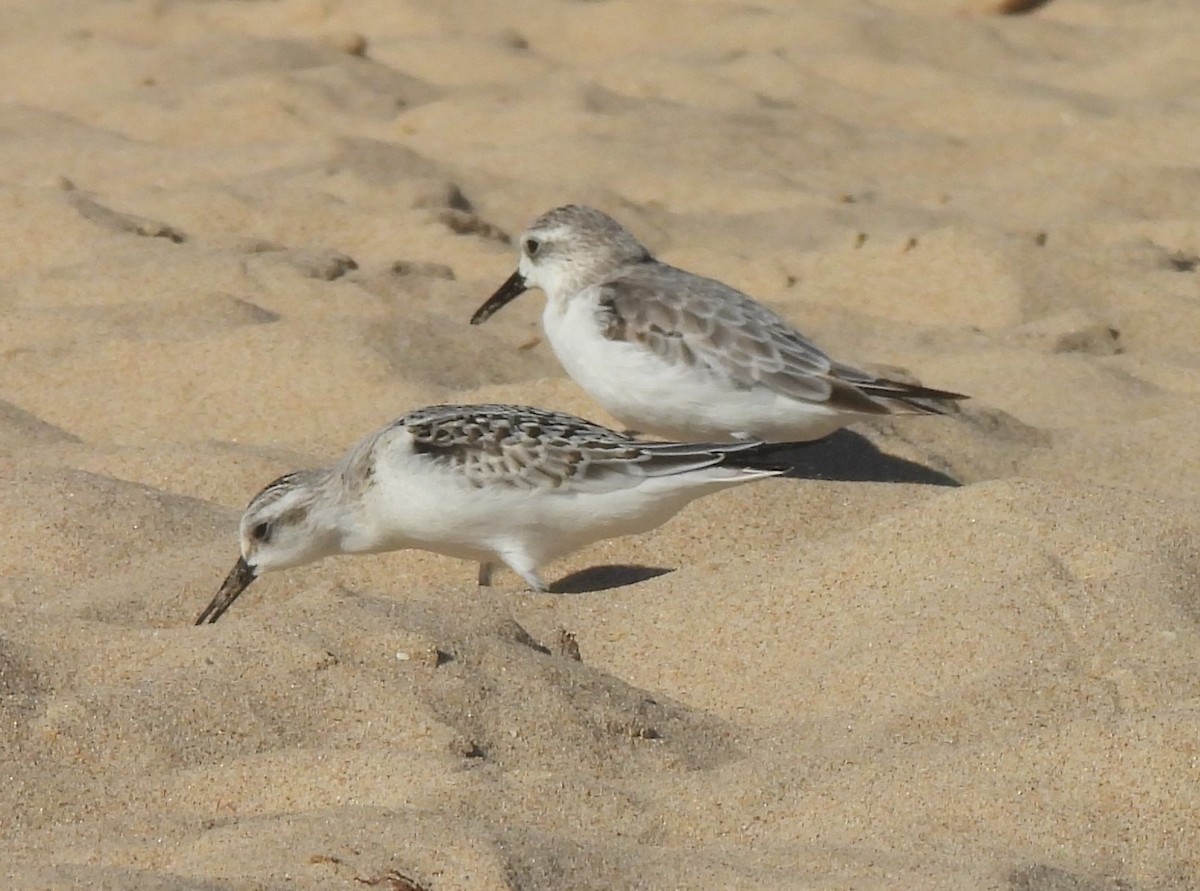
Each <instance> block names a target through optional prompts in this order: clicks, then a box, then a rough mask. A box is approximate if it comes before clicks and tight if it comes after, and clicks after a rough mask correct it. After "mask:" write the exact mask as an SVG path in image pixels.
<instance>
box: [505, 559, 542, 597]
mask: <svg viewBox="0 0 1200 891" xmlns="http://www.w3.org/2000/svg"><path fill="white" fill-rule="evenodd" d="M500 559H501V560H503V561H504V563H505V564H506V565H507V566H508V568H509V569H511V570H512V571H513V572H515V573H516V574H517V575H519V576H520V577H521V578H523V579H524V580H525V584H527V585H528V586H529V587H530V589H531V590H533V591H536V592H537V593H539V594H545V593H546V591H547V588H546V583H545V582H544V581H543V580H542V577H541V576H540V575H538V571H537V566H536V565H535V564H534V562H533V561H532V560H530V559H529V558H528V557H526V556H525V555H524V554H515V553H507V554H501V555H500Z"/></svg>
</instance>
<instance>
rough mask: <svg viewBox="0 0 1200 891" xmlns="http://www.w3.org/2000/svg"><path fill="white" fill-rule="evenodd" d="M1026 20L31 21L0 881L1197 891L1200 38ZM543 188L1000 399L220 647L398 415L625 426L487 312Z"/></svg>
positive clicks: (10, 383) (342, 564) (91, 17)
mask: <svg viewBox="0 0 1200 891" xmlns="http://www.w3.org/2000/svg"><path fill="white" fill-rule="evenodd" d="M1001 5H1003V4H1001V3H1000V2H998V0H997V2H987V0H874V2H869V0H812V2H806V3H796V2H787V0H754V2H750V3H739V2H733V0H699V2H691V0H607V2H571V0H516V2H511V3H496V2H487V0H445V2H442V3H432V2H416V0H356V2H351V0H274V2H270V0H212V2H190V0H128V2H117V0H40V2H37V3H29V2H22V0H3V2H0V171H2V173H0V207H2V208H3V214H2V216H3V219H2V222H0V227H2V228H0V308H2V312H3V323H2V324H3V338H2V341H3V351H2V353H0V450H2V452H3V456H4V460H5V463H6V465H7V467H8V471H7V472H6V473H5V474H4V475H3V483H2V484H0V510H2V514H3V516H4V517H5V523H4V529H5V534H4V536H3V539H2V541H0V566H2V568H3V571H2V572H0V726H2V727H3V732H2V733H0V779H2V780H3V782H0V813H2V814H3V815H4V817H3V818H2V819H0V877H2V879H3V881H2V884H3V885H4V887H6V888H11V889H14V891H43V889H47V891H48V889H67V888H105V889H122V891H125V889H129V891H167V889H171V891H174V889H188V891H217V889H228V891H233V889H236V891H251V889H271V891H275V889H285V888H286V889H362V888H371V887H375V888H380V889H384V891H413V889H417V891H449V889H472V891H474V889H479V891H484V889H487V891H491V889H512V891H550V889H555V891H559V889H561V891H567V889H570V891H579V889H634V888H640V889H701V888H703V889H718V888H719V889H764V891H765V889H796V891H799V889H804V891H817V889H821V891H843V889H845V891H851V889H852V891H1188V889H1196V888H1200V830H1198V829H1197V827H1198V826H1200V155H1198V153H1197V147H1198V145H1200V99H1198V98H1197V84H1198V83H1200V53H1197V50H1196V48H1197V46H1200V17H1198V16H1197V15H1196V9H1195V4H1194V2H1193V0H1145V2H1140V3H1125V2H1119V0H1054V2H1050V3H1048V4H1045V5H1043V6H1041V7H1040V8H1037V9H1035V10H1033V11H1032V12H1030V13H1028V14H1024V15H999V14H996V9H997V8H998V7H1000V6H1001ZM566 203H586V204H591V205H594V206H596V207H598V208H601V209H602V210H604V211H606V212H608V213H610V214H612V215H613V216H614V217H616V218H617V219H619V220H620V221H621V222H622V223H623V224H624V225H626V226H627V227H628V228H629V229H630V230H631V231H633V232H634V233H635V234H636V235H637V236H638V237H639V238H641V239H642V240H643V241H644V242H645V243H646V244H647V245H648V246H649V247H650V248H651V249H652V250H653V251H654V252H655V253H656V255H658V256H659V257H660V258H661V259H663V260H665V261H667V262H669V263H672V264H675V265H678V266H682V267H685V268H688V269H691V270H693V271H696V272H699V273H702V274H704V275H708V276H711V277H714V278H718V279H721V280H723V281H726V282H728V283H730V284H732V285H734V286H736V287H738V288H740V289H742V290H744V291H746V292H748V293H751V294H753V295H754V296H755V297H756V298H758V299H760V300H761V301H763V302H764V303H766V304H767V305H769V306H770V307H772V308H773V309H775V310H776V311H778V312H779V313H781V314H782V315H784V316H785V317H786V318H788V319H789V320H791V321H793V322H794V323H795V324H796V325H797V327H799V328H800V329H801V330H802V331H804V332H805V333H806V334H807V335H809V336H811V337H812V338H813V339H814V340H815V341H816V342H817V343H819V344H821V345H822V346H823V347H824V348H826V349H827V350H829V351H830V352H831V353H833V354H835V355H837V356H838V357H839V358H844V359H846V360H848V361H851V362H855V363H859V364H862V365H867V366H869V367H872V368H879V369H900V370H901V372H902V373H906V374H909V375H912V376H914V377H916V378H918V379H919V380H921V381H922V382H924V383H925V384H927V385H929V386H933V387H941V388H946V389H949V390H954V391H958V392H962V393H967V394H969V395H970V396H971V399H970V400H969V401H967V402H966V403H964V405H963V408H962V411H961V412H959V413H956V414H952V415H949V416H945V417H898V418H894V419H887V420H885V421H881V422H879V423H877V424H873V425H857V426H854V427H852V428H850V429H848V430H845V431H842V432H839V433H837V434H835V435H834V436H832V437H830V438H829V439H827V440H825V441H823V442H822V443H820V444H819V445H816V446H813V447H811V448H809V449H805V450H802V451H799V452H797V457H796V461H797V467H796V471H795V472H794V473H793V474H791V475H790V476H789V477H787V478H780V479H775V480H769V481H766V482H763V483H756V484H755V485H753V486H747V487H741V488H738V489H736V490H731V491H728V492H723V493H720V494H718V495H715V496H713V497H710V498H707V499H704V500H701V501H699V502H696V503H695V504H693V505H691V506H690V507H689V508H687V509H686V510H685V511H684V512H683V513H682V514H681V515H680V516H679V517H677V518H676V519H675V520H673V521H672V522H671V523H669V524H668V525H666V526H664V527H662V528H660V529H658V530H657V531H655V532H653V533H651V534H648V535H644V536H639V537H636V538H624V539H617V540H612V541H607V542H604V543H602V544H599V545H596V546H594V547H591V548H588V549H587V550H585V551H582V552H580V553H578V554H576V555H574V556H572V557H571V558H569V559H565V560H562V561H560V562H558V563H556V564H553V565H552V566H550V567H547V570H546V575H547V577H548V579H550V580H551V582H552V593H549V594H532V593H527V592H524V591H523V590H522V588H523V585H522V583H521V582H520V580H519V579H518V578H517V577H515V576H514V575H513V574H511V573H509V572H503V573H498V575H497V579H496V585H495V587H494V588H492V589H490V590H488V589H480V588H478V587H477V586H476V584H475V567H474V566H473V565H471V564H468V563H465V562H461V561H456V560H452V559H449V558H446V557H441V556H437V555H434V554H429V553H423V552H415V551H410V552H400V553H393V554H387V555H380V556H370V557H354V558H336V559H330V560H326V561H323V562H321V563H318V564H315V565H312V566H309V567H305V568H300V569H295V570H291V571H288V572H283V573H276V574H272V575H269V576H267V577H265V578H263V579H262V580H261V581H259V582H257V583H256V584H255V585H254V587H253V588H251V589H250V590H249V591H248V592H247V593H246V595H245V596H243V597H242V598H241V599H240V600H239V601H238V603H237V604H236V606H235V607H234V608H233V609H232V610H231V611H230V612H229V614H228V615H227V616H226V618H225V619H223V620H222V621H221V622H220V623H219V624H217V625H213V626H208V627H201V628H197V627H194V626H193V625H192V622H193V620H194V619H195V617H196V615H197V613H198V612H199V611H200V610H201V609H202V608H203V607H204V605H205V604H206V603H208V601H209V599H210V598H211V597H212V595H213V594H214V593H215V592H216V590H217V587H218V586H219V584H220V582H221V580H222V578H223V577H224V575H225V573H226V572H227V571H228V570H229V568H230V566H232V565H233V563H234V561H235V560H236V558H237V556H238V544H237V541H238V539H237V522H238V518H239V516H240V514H241V511H242V509H243V507H244V506H245V504H246V503H247V501H248V500H249V499H250V497H251V496H252V495H254V493H255V492H257V491H258V490H259V489H260V488H261V487H262V486H264V485H265V484H266V483H268V482H269V481H271V480H272V479H274V478H275V477H276V476H278V475H280V474H282V473H284V472H287V471H290V470H294V469H297V468H302V467H312V466H319V465H322V464H326V463H328V462H330V461H331V460H332V459H334V458H336V457H337V456H339V455H340V454H341V453H342V452H343V451H344V450H345V449H346V448H347V447H348V446H349V445H350V444H351V443H353V442H354V441H356V440H357V439H359V438H360V437H361V436H363V435H364V434H366V433H368V432H370V431H371V430H373V429H376V428H378V427H380V426H381V425H383V424H384V423H386V422H387V421H389V420H390V419H392V418H394V417H397V416H399V415H401V414H403V413H404V412H406V411H408V410H410V409H413V408H417V407H420V406H423V405H429V404H434V403H439V402H485V401H503V402H516V403H523V404H533V405H540V406H544V407H548V408H555V409H562V410H567V411H571V412H575V413H577V414H580V415H583V416H584V417H588V418H591V419H593V420H596V421H599V422H602V423H612V419H611V418H609V417H608V416H607V415H606V414H605V413H604V412H603V410H602V409H600V408H599V407H598V406H596V405H595V404H593V403H592V402H591V401H590V400H589V399H588V397H587V396H586V395H585V394H584V393H583V392H582V391H581V390H580V389H579V388H578V387H577V386H576V385H575V384H574V383H573V382H572V381H571V380H569V379H568V378H566V377H565V375H564V373H563V372H562V370H561V368H560V367H559V365H558V363H557V361H556V360H555V357H554V355H553V354H552V352H551V350H550V349H549V346H548V344H547V343H546V342H545V341H544V338H543V335H542V332H541V327H540V313H541V307H542V304H543V298H542V296H541V295H540V294H538V293H531V294H529V295H526V296H524V297H522V298H521V299H520V300H519V301H517V302H515V303H514V304H513V305H512V306H510V307H508V308H506V309H505V310H504V311H503V312H501V313H499V314H498V315H497V316H496V317H495V318H494V319H492V320H490V321H489V322H488V323H487V324H485V325H481V326H478V327H472V326H470V325H468V319H469V318H470V316H471V314H472V312H473V311H474V310H475V309H476V308H477V307H478V306H479V305H480V303H482V302H483V300H484V299H485V298H486V297H487V296H488V295H490V294H491V293H492V292H493V291H494V290H495V289H496V287H497V286H499V285H500V283H501V282H503V281H504V279H505V278H506V277H507V276H508V275H509V273H510V272H511V271H512V270H513V268H514V264H515V262H516V246H515V243H514V240H515V238H516V236H517V235H518V234H519V233H520V232H521V230H522V229H523V227H524V226H525V225H526V224H528V223H529V222H530V221H531V220H532V219H533V218H535V217H536V216H537V215H539V214H540V213H542V212H543V211H546V210H548V209H549V208H551V207H554V206H557V205H561V204H566ZM576 656H578V657H579V658H576Z"/></svg>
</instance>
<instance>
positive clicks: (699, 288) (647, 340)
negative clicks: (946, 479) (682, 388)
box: [599, 263, 886, 412]
mask: <svg viewBox="0 0 1200 891" xmlns="http://www.w3.org/2000/svg"><path fill="white" fill-rule="evenodd" d="M599 313H600V322H601V324H602V326H603V330H604V333H605V336H607V337H608V338H610V339H612V340H625V341H629V342H631V343H638V344H641V345H642V346H644V347H646V348H647V349H649V350H651V351H652V352H654V353H655V354H656V355H658V356H659V357H660V358H662V359H663V360H664V361H666V362H670V363H683V364H688V365H692V366H695V367H699V368H703V369H706V370H707V371H708V372H709V373H711V374H713V375H717V376H719V377H723V378H725V379H726V380H727V381H729V382H730V383H731V384H733V385H734V386H736V387H741V388H745V389H750V388H752V387H757V386H764V387H768V388H770V389H772V390H774V391H776V392H778V393H782V394H785V395H787V396H790V397H792V398H794V399H799V400H803V401H807V402H819V403H823V402H828V403H831V405H833V406H835V407H838V408H846V409H850V410H855V411H866V412H880V411H886V409H885V408H883V407H881V406H879V405H878V404H876V403H875V402H873V401H872V400H871V399H870V398H869V397H868V396H866V395H864V394H863V393H861V392H860V391H859V390H858V388H857V386H856V384H857V381H856V380H855V378H858V380H861V381H864V382H865V381H869V380H871V376H870V375H868V374H866V373H865V372H860V371H858V370H857V369H853V368H851V367H850V366H846V365H842V364H840V363H835V362H833V360H831V359H830V358H829V357H828V356H827V355H825V353H824V352H822V351H821V350H820V349H818V348H817V347H816V346H814V345H813V344H812V343H810V342H809V341H808V340H806V339H805V338H804V336H803V335H801V334H800V333H799V332H798V331H796V330H795V329H794V328H793V327H792V326H791V325H789V324H788V323H787V322H786V321H785V320H784V319H782V318H781V317H780V316H778V315H776V314H775V313H773V312H772V311H771V310H769V309H767V308H766V307H765V306H763V305H762V304H760V303H756V302H755V301H754V300H752V299H751V298H750V297H748V296H746V295H745V294H743V293H741V292H740V291H736V290H734V289H733V288H731V287H729V286H728V285H725V284H722V283H721V282H718V281H715V280H714V279H709V278H703V277H701V276H697V275H693V274H691V273H688V272H684V271H683V270H679V269H675V268H674V267H671V266H666V265H665V264H660V263H654V264H645V265H643V266H639V267H636V268H635V269H632V270H630V271H628V272H627V273H626V274H624V275H622V276H621V277H620V278H617V279H614V280H613V281H611V282H609V283H607V284H605V285H603V286H601V294H600V298H599Z"/></svg>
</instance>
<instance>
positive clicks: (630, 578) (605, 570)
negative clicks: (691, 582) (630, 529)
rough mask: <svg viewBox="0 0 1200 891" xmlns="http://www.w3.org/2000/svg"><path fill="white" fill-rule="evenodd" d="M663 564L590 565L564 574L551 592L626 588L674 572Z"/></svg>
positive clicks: (554, 584) (566, 592)
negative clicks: (662, 565)
mask: <svg viewBox="0 0 1200 891" xmlns="http://www.w3.org/2000/svg"><path fill="white" fill-rule="evenodd" d="M674 571H675V570H674V569H666V568H664V567H661V566H633V565H625V564H617V565H615V566H589V567H587V568H586V569H580V570H579V571H577V572H573V573H571V574H570V575H567V576H564V577H563V578H561V579H559V580H558V581H556V582H553V583H552V584H551V585H550V593H551V594H594V593H596V592H597V591H608V590H609V589H611V588H624V587H625V586H626V585H636V584H637V583H638V582H645V581H648V580H649V579H656V578H658V577H659V576H660V575H666V574H667V573H668V572H674Z"/></svg>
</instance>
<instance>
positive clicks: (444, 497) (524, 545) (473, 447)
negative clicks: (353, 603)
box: [196, 405, 785, 625]
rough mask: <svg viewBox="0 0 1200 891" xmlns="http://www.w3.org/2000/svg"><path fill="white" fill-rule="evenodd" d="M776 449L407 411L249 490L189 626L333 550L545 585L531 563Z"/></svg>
mask: <svg viewBox="0 0 1200 891" xmlns="http://www.w3.org/2000/svg"><path fill="white" fill-rule="evenodd" d="M777 451H778V447H775V448H774V449H772V447H771V446H765V445H763V444H762V443H756V442H750V443H738V444H734V445H730V444H723V445H721V444H717V445H713V444H707V445H705V444H687V443H676V442H662V443H659V442H655V443H648V442H639V441H638V440H635V439H632V438H630V437H628V436H625V435H624V434H621V433H616V432H614V431H612V430H609V429H607V428H606V427H601V426H600V425H598V424H593V423H591V422H589V421H584V420H581V419H580V418H576V417H574V416H572V415H568V414H562V413H559V412H553V411H545V410H542V409H537V408H527V407H524V406H515V405H438V406H433V407H431V408H423V409H418V410H417V411H413V412H409V413H408V414H406V415H404V416H403V417H401V418H399V419H397V420H395V421H393V422H392V423H391V424H389V425H388V426H386V427H384V428H383V429H382V430H379V431H377V432H375V433H373V434H371V435H370V436H368V437H367V438H366V439H364V440H362V441H361V442H360V443H358V444H357V445H355V446H354V447H353V448H351V449H350V451H348V452H347V453H346V454H345V455H344V456H343V457H342V458H341V460H339V461H338V462H337V463H336V464H334V465H333V466H332V467H327V468H322V469H319V470H302V471H299V472H298V473H289V474H287V475H286V476H281V477H280V478H279V479H277V480H275V482H273V483H271V484H270V485H269V486H267V487H266V488H265V489H263V490H262V491H261V492H259V493H258V494H257V495H255V496H254V499H253V500H252V501H251V502H250V504H249V506H248V507H247V508H246V512H245V513H244V514H243V515H242V520H241V524H240V536H241V551H242V553H241V557H239V558H238V561H237V564H236V565H235V566H234V567H233V570H232V571H231V572H230V573H229V575H228V577H226V579H225V582H224V584H222V585H221V589H220V590H219V591H218V592H217V595H216V596H215V597H214V598H213V599H212V602H211V603H209V605H208V606H207V607H206V608H205V610H204V612H202V613H201V614H200V616H199V617H198V618H197V619H196V624H197V625H200V624H203V623H205V622H215V621H217V619H219V618H220V617H221V615H222V614H223V613H224V612H225V611H226V610H227V609H229V607H230V605H231V604H232V603H233V602H234V600H236V599H237V597H238V595H240V594H241V593H242V591H244V590H245V589H246V588H247V587H249V585H250V583H251V582H253V581H254V579H255V578H257V577H258V576H259V575H261V574H262V573H264V572H271V571H274V570H277V569H287V568H289V567H292V566H299V565H301V564H304V563H311V562H313V561H314V560H320V559H321V558H322V557H328V556H331V555H334V554H366V553H379V552H381V551H397V550H402V549H405V548H420V549H422V550H427V551H436V552H437V553H439V554H447V555H449V556H452V557H460V558H462V559H466V560H475V561H478V563H479V583H480V584H481V585H487V584H490V582H491V572H492V567H493V566H494V565H495V564H496V563H503V564H505V565H506V566H508V567H509V568H510V569H512V570H513V571H514V572H515V573H517V575H519V576H520V577H521V578H522V579H524V580H525V582H526V583H527V584H528V585H529V587H530V588H532V589H533V590H535V591H545V590H546V584H545V582H543V581H542V577H541V576H540V575H539V574H538V567H539V566H540V565H541V564H543V563H545V562H547V561H549V560H553V559H555V558H556V557H561V556H563V555H565V554H568V553H570V552H572V551H575V550H578V549H579V548H581V547H583V546H584V545H587V544H591V543H592V542H595V541H600V540H601V539H605V538H616V537H618V536H621V535H629V534H631V533H637V532H645V531H647V530H650V529H653V528H655V527H656V526H659V525H661V524H662V523H664V522H666V521H667V520H668V519H670V518H671V517H672V516H674V515H675V514H676V513H678V512H679V510H680V509H682V508H683V506H684V505H686V504H687V503H688V502H690V501H692V500H694V499H696V498H699V497H700V496H702V495H707V494H709V493H710V492H716V491H717V490H719V489H724V488H727V487H729V486H736V485H738V484H739V483H747V482H750V481H751V480H756V479H761V478H763V477H767V476H774V475H776V474H778V473H781V472H783V471H784V469H785V468H783V467H780V466H779V465H778V464H777V463H772V461H771V454H772V453H773V452H777Z"/></svg>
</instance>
